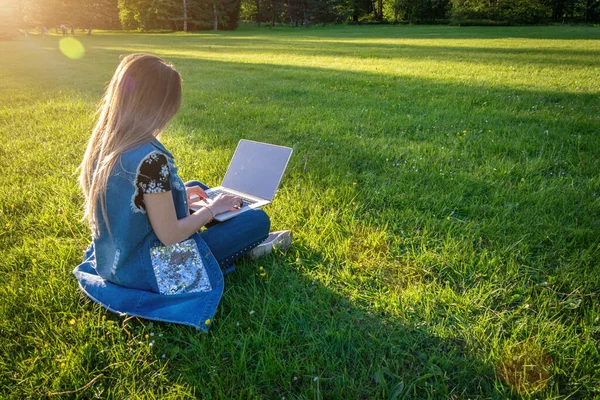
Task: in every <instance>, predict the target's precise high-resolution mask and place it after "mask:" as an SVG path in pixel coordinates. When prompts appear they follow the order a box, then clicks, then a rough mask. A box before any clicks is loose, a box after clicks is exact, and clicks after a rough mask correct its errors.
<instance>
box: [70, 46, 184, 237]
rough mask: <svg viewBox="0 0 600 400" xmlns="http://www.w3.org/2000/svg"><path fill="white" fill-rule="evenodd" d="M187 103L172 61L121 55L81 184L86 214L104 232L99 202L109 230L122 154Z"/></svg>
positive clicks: (100, 111)
mask: <svg viewBox="0 0 600 400" xmlns="http://www.w3.org/2000/svg"><path fill="white" fill-rule="evenodd" d="M180 105H181V76H180V75H179V72H177V71H176V70H175V68H173V66H172V65H170V64H166V63H165V62H164V61H163V60H161V59H160V58H158V57H156V56H153V55H151V54H130V55H128V56H126V57H124V58H123V59H122V60H121V63H120V64H119V66H118V67H117V70H116V71H115V74H114V75H113V77H112V79H111V81H110V83H109V84H108V86H107V88H106V92H105V94H104V97H103V99H102V101H101V103H100V105H99V107H98V115H99V117H98V122H96V125H95V127H94V130H93V131H92V136H91V138H90V141H89V143H88V146H87V149H86V151H85V155H84V157H83V162H82V163H81V166H80V168H81V174H80V176H79V184H80V185H81V189H82V191H83V194H84V197H85V205H84V217H83V219H84V220H87V221H88V223H89V225H90V228H91V229H92V234H93V236H94V237H96V238H97V237H98V235H99V221H98V204H100V207H101V210H102V218H103V220H104V223H105V224H106V227H107V228H108V232H109V233H110V226H109V224H108V217H107V212H106V185H107V184H108V178H109V176H110V174H111V172H112V170H113V168H114V167H115V165H116V164H117V162H118V161H119V160H120V156H121V154H123V153H124V152H126V151H128V150H131V149H133V148H135V147H137V146H139V145H141V144H145V143H149V142H151V141H152V140H153V139H154V137H156V136H157V135H158V134H159V133H160V132H161V131H162V130H163V129H164V128H165V126H166V125H167V123H168V122H169V120H170V119H171V118H172V117H173V116H174V115H175V113H176V112H177V110H178V109H179V106H180Z"/></svg>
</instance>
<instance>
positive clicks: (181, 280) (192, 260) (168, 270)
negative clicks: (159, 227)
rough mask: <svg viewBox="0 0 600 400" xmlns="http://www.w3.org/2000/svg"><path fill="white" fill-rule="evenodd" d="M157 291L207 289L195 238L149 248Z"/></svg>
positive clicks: (202, 264)
mask: <svg viewBox="0 0 600 400" xmlns="http://www.w3.org/2000/svg"><path fill="white" fill-rule="evenodd" d="M150 258H151V260H152V267H153V268H154V275H155V276H156V282H157V284H158V290H159V292H160V294H166V295H170V294H181V293H192V292H209V291H211V290H212V286H211V284H210V280H209V279H208V275H207V272H206V268H205V267H204V263H203V262H202V258H201V257H200V253H199V251H198V246H197V245H196V242H195V241H194V239H188V240H184V241H182V242H179V243H176V244H174V245H171V246H163V245H158V246H154V247H152V248H151V249H150Z"/></svg>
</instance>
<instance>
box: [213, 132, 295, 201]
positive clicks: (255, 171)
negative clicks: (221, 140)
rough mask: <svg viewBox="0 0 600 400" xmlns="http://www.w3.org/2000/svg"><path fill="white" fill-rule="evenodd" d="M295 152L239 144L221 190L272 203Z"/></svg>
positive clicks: (288, 149) (245, 142) (285, 148)
mask: <svg viewBox="0 0 600 400" xmlns="http://www.w3.org/2000/svg"><path fill="white" fill-rule="evenodd" d="M292 150H293V149H291V148H289V147H283V146H276V145H273V144H267V143H260V142H253V141H250V140H245V139H242V140H240V142H239V143H238V145H237V148H236V149H235V154H234V155H233V158H232V159H231V163H229V168H228V169H227V173H226V174H225V178H224V179H223V183H222V184H221V186H224V187H226V188H228V189H233V190H237V191H240V192H244V193H248V194H250V195H252V196H256V197H260V198H263V199H266V200H269V201H272V200H273V197H274V196H275V191H276V190H277V187H278V186H279V182H280V181H281V178H282V177H283V173H284V171H285V168H286V166H287V163H288V161H289V160H290V156H291V155H292Z"/></svg>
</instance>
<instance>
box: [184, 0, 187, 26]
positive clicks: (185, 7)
mask: <svg viewBox="0 0 600 400" xmlns="http://www.w3.org/2000/svg"><path fill="white" fill-rule="evenodd" d="M183 31H184V32H187V3H186V2H185V0H183Z"/></svg>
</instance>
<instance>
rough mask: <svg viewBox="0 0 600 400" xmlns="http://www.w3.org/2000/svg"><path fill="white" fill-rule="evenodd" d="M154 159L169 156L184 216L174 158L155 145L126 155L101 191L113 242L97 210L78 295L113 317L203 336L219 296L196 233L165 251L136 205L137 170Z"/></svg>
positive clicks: (211, 263) (79, 271) (215, 268)
mask: <svg viewBox="0 0 600 400" xmlns="http://www.w3.org/2000/svg"><path fill="white" fill-rule="evenodd" d="M154 153H160V154H164V155H165V156H166V157H167V161H168V167H169V172H170V177H171V182H170V183H171V193H172V196H173V203H174V204H175V211H176V214H177V218H178V219H181V218H185V217H186V216H187V215H188V213H189V211H188V205H187V195H186V191H185V186H184V184H183V182H182V180H181V179H180V178H179V176H178V175H177V167H176V166H175V164H174V160H173V156H172V154H171V153H169V151H167V150H166V149H165V148H164V147H163V145H162V144H161V143H160V142H159V141H158V140H156V139H155V140H153V141H152V142H151V143H148V144H144V145H141V146H139V147H137V148H135V149H133V150H130V151H128V152H126V153H123V154H122V155H121V158H120V162H118V163H117V165H116V166H115V169H114V170H113V172H112V174H111V176H110V177H109V180H108V184H107V187H106V212H107V219H108V222H109V227H110V232H111V233H112V235H111V234H109V230H108V228H107V226H106V225H105V224H104V219H103V218H102V215H101V211H99V214H98V220H99V221H100V223H99V235H98V238H96V239H92V243H91V245H90V246H89V248H88V249H87V250H86V252H85V256H84V261H83V263H82V264H80V265H78V266H77V267H76V268H75V270H74V271H73V273H74V274H75V277H76V278H77V280H78V282H79V286H80V288H81V289H82V290H83V292H84V293H85V294H86V295H88V296H89V297H90V298H91V299H92V300H94V301H96V302H97V303H100V304H101V305H103V306H104V307H106V308H108V309H109V310H111V311H114V312H117V313H119V314H127V315H133V316H137V317H141V318H146V319H151V320H157V321H165V322H175V323H180V324H185V325H191V326H194V327H196V328H197V329H200V330H203V331H206V330H208V328H209V325H210V322H211V321H212V318H213V315H214V313H215V311H216V308H217V305H218V304H219V300H220V299H221V295H222V294H223V274H222V272H221V269H220V267H219V265H218V263H217V260H216V259H215V257H214V256H213V255H212V253H211V251H210V249H209V248H208V246H207V245H206V243H205V242H204V240H203V239H202V238H201V237H200V235H199V234H198V233H194V234H193V235H192V236H190V237H189V238H188V239H186V240H183V241H181V242H179V243H176V244H174V245H171V246H165V245H163V244H162V243H161V242H160V240H159V239H158V237H157V236H156V234H155V233H154V230H153V229H152V226H151V224H150V220H149V219H148V215H147V214H146V211H145V210H144V209H142V208H138V207H137V206H136V205H135V202H134V199H135V197H136V196H137V195H138V188H137V183H136V178H137V174H138V172H139V168H140V166H141V164H142V161H143V160H145V159H147V158H148V157H151V156H152V155H153V154H154ZM98 208H100V207H98Z"/></svg>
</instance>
